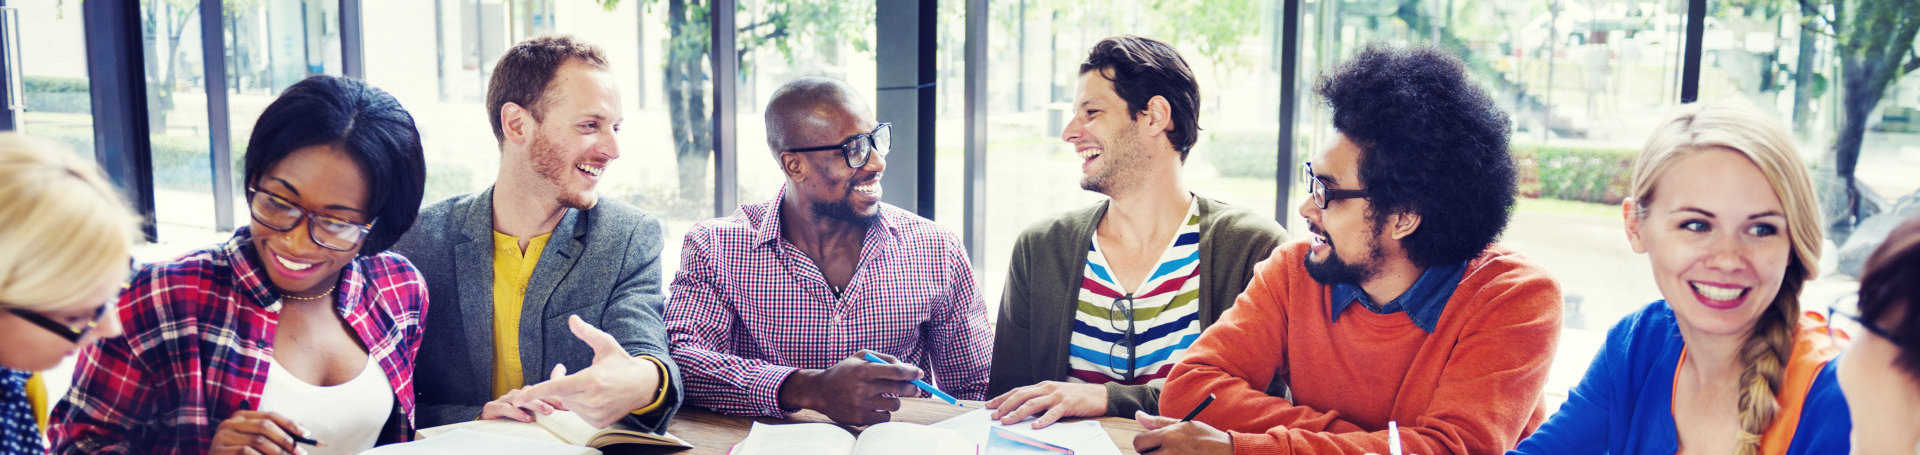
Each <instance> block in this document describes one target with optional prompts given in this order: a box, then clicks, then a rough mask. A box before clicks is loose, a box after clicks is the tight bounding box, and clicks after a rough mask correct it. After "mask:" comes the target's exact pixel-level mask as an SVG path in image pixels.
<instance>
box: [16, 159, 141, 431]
mask: <svg viewBox="0 0 1920 455" xmlns="http://www.w3.org/2000/svg"><path fill="white" fill-rule="evenodd" d="M135 226H136V225H135V222H134V218H133V216H132V215H131V214H129V213H128V212H127V208H126V204H125V203H124V202H122V200H121V198H120V194H119V193H117V192H115V191H114V189H113V185H110V184H108V183H107V181H106V179H105V178H103V177H101V176H100V171H99V170H98V169H96V168H94V166H93V164H92V163H88V162H86V161H83V160H81V159H79V158H78V157H76V156H74V155H73V153H72V152H69V151H67V150H64V149H62V148H61V147H59V146H55V145H53V144H52V143H50V142H46V141H44V140H39V139H32V138H28V137H25V136H20V135H17V134H12V133H6V134H0V310H5V311H0V346H5V349H0V453H45V452H46V450H47V449H46V444H45V443H44V442H43V440H42V438H41V437H40V422H38V421H37V417H38V416H41V415H44V410H45V409H46V397H44V396H40V395H41V394H40V393H36V392H40V391H43V390H45V389H42V388H40V387H37V384H36V387H29V385H28V382H29V380H28V378H29V377H31V376H32V375H33V372H35V371H40V370H46V369H49V368H53V367H54V366H55V365H58V364H59V363H60V359H62V358H64V357H66V356H69V355H73V353H74V351H76V350H79V349H80V347H81V346H85V345H87V344H91V343H93V341H94V340H97V339H100V338H111V337H114V336H118V335H119V334H120V324H119V322H118V319H117V318H114V317H112V315H110V314H109V313H112V309H111V308H109V307H110V305H108V304H107V302H108V301H109V300H112V299H113V297H114V296H115V295H116V294H117V293H118V292H119V291H120V285H121V284H122V283H124V282H126V279H127V272H128V270H127V264H128V258H129V257H130V256H129V253H128V251H129V249H130V248H131V247H132V242H133V239H134V236H135V235H136V233H135V231H136V228H135ZM30 391H31V392H30Z"/></svg>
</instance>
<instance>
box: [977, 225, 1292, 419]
mask: <svg viewBox="0 0 1920 455" xmlns="http://www.w3.org/2000/svg"><path fill="white" fill-rule="evenodd" d="M1194 199H1196V200H1198V201H1199V205H1200V207H1199V214H1200V246H1199V248H1200V265H1199V272H1200V279H1201V283H1200V298H1199V302H1198V303H1199V305H1200V325H1201V327H1203V328H1204V327H1206V326H1209V325H1212V324H1213V321H1215V320H1217V319H1219V318H1220V313H1223V312H1225V311H1227V308H1228V307H1231V306H1233V300H1234V299H1235V298H1237V297H1239V295H1240V292H1241V291H1244V290H1246V288H1247V283H1248V282H1249V281H1251V280H1252V279H1253V265H1254V264H1255V263H1258V262H1260V261H1261V260H1264V259H1266V258H1267V257H1268V256H1270V255H1272V254H1273V249H1274V248H1275V247H1277V246H1279V245H1280V244H1281V243H1285V241H1286V237H1287V234H1286V231H1285V230H1284V229H1281V228H1280V225H1279V224H1278V223H1275V222H1274V221H1273V220H1271V219H1267V218H1265V217H1261V216H1258V215H1255V214H1253V212H1249V211H1246V210H1243V209H1239V208H1235V207H1233V206H1230V205H1227V204H1226V203H1224V202H1220V201H1217V200H1213V199H1208V198H1206V197H1204V196H1194ZM1107 203H1108V201H1101V202H1100V203H1098V204H1094V205H1093V206H1092V207H1088V208H1085V209H1080V210H1075V211H1072V212H1067V213H1064V214H1061V215H1060V216H1057V217H1054V218H1053V219H1049V220H1044V221H1041V222H1038V223H1034V224H1033V225H1032V226H1029V227H1027V230H1026V231H1024V232H1021V233H1020V238H1019V240H1017V241H1015V242H1014V244H1013V259H1012V263H1011V264H1010V265H1009V266H1008V269H1009V272H1008V274H1007V289H1006V292H1004V293H1002V294H1001V297H1000V317H999V322H998V324H997V325H995V327H994V340H993V341H994V343H993V373H992V376H991V378H990V379H989V380H988V389H989V391H988V393H987V395H988V396H999V395H1000V394H1003V393H1006V392H1007V391H1008V390H1012V389H1013V388H1016V387H1021V386H1026V385H1031V384H1037V383H1040V382H1041V381H1063V380H1066V378H1067V345H1068V340H1069V339H1070V338H1071V337H1072V336H1073V319H1074V312H1075V311H1076V306H1077V304H1078V302H1079V296H1080V280H1081V277H1083V276H1084V274H1085V273H1086V272H1085V268H1086V264H1087V250H1089V249H1090V248H1091V247H1092V242H1093V231H1094V228H1095V227H1096V226H1099V224H1100V219H1101V218H1103V217H1105V216H1106V214H1107ZM1159 409H1160V389H1157V388H1154V387H1152V386H1146V385H1138V386H1122V385H1114V384H1107V415H1109V416H1132V415H1133V411H1135V410H1144V411H1147V412H1148V413H1154V414H1157V413H1158V412H1159Z"/></svg>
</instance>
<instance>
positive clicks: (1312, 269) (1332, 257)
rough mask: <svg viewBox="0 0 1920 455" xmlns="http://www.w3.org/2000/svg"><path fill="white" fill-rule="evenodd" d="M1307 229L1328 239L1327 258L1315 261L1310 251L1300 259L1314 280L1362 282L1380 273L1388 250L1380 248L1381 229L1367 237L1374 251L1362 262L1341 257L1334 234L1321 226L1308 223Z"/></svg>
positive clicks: (1336, 282) (1328, 282)
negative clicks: (1349, 260) (1381, 263)
mask: <svg viewBox="0 0 1920 455" xmlns="http://www.w3.org/2000/svg"><path fill="white" fill-rule="evenodd" d="M1368 224H1372V223H1371V222H1369V223H1368ZM1307 230H1308V231H1310V232H1313V233H1314V234H1318V235H1320V236H1322V237H1326V239H1327V258H1326V259H1323V260H1320V261H1319V262H1315V261H1314V260H1313V254H1312V253H1311V252H1309V253H1308V254H1307V255H1306V257H1303V258H1301V260H1300V262H1301V263H1303V264H1305V265H1306V267H1307V277H1309V278H1313V281H1315V282H1318V283H1320V284H1324V285H1329V286H1331V285H1335V284H1340V283H1349V284H1360V283H1364V282H1366V281H1367V280H1369V279H1372V278H1373V276H1374V275H1378V274H1379V273H1380V261H1381V259H1384V258H1385V257H1386V252H1385V251H1383V250H1381V249H1380V241H1379V237H1380V232H1379V231H1380V229H1378V228H1375V229H1373V231H1374V233H1373V234H1374V235H1373V236H1372V237H1368V238H1367V246H1368V249H1369V250H1371V251H1372V253H1369V254H1368V255H1367V259H1366V260H1365V261H1363V262H1360V263H1350V262H1347V261H1346V260H1345V259H1341V258H1340V248H1339V246H1337V245H1334V243H1333V236H1330V235H1327V234H1326V231H1323V230H1321V229H1320V226H1317V225H1314V224H1313V223H1308V224H1307Z"/></svg>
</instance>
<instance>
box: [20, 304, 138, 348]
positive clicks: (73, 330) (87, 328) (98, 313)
mask: <svg viewBox="0 0 1920 455" xmlns="http://www.w3.org/2000/svg"><path fill="white" fill-rule="evenodd" d="M109 306H112V305H100V308H97V309H94V310H93V318H92V319H88V320H87V322H86V323H84V324H80V325H66V324H62V323H60V322H58V321H54V320H53V318H49V317H47V316H46V315H43V314H40V313H36V312H33V311H28V310H21V309H14V308H9V309H7V312H8V313H13V315H14V316H19V317H20V319H25V320H27V322H31V323H33V325H37V326H40V328H42V329H47V331H48V332H53V334H54V335H59V336H60V338H65V339H66V340H67V342H68V343H79V342H80V339H81V338H85V337H86V336H87V334H88V333H92V332H93V328H94V327H95V326H98V325H100V318H101V317H102V316H106V314H107V307H109Z"/></svg>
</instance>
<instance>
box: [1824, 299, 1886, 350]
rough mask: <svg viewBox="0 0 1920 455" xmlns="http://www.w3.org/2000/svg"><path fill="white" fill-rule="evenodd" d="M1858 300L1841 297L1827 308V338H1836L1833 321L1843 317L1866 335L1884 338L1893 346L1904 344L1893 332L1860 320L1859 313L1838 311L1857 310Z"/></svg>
mask: <svg viewBox="0 0 1920 455" xmlns="http://www.w3.org/2000/svg"><path fill="white" fill-rule="evenodd" d="M1858 298H1859V297H1858V295H1856V294H1849V295H1847V296H1843V297H1841V298H1840V301H1837V302H1834V304H1833V305H1832V306H1829V307H1827V336H1828V337H1830V338H1837V337H1838V336H1837V335H1834V331H1833V320H1834V319H1838V318H1837V317H1836V316H1838V317H1844V318H1847V319H1852V320H1853V322H1854V323H1855V324H1858V325H1859V326H1860V328H1861V329H1863V330H1866V331H1867V333H1871V334H1873V335H1874V336H1877V337H1880V338H1885V339H1887V341H1890V342H1893V343H1894V344H1901V343H1904V342H1905V341H1904V340H1905V338H1904V337H1900V336H1895V335H1894V334H1893V332H1888V331H1887V329H1883V328H1880V326H1877V325H1874V324H1873V323H1872V322H1869V321H1867V320H1866V319H1862V318H1861V317H1860V313H1858V312H1856V311H1853V310H1841V309H1840V307H1842V306H1846V307H1851V308H1855V309H1857V308H1858V307H1859V306H1858V303H1857V302H1858ZM1842 302H1847V303H1849V304H1847V305H1842V304H1841V303H1842ZM1833 341H1835V342H1836V344H1837V342H1838V341H1839V340H1838V339H1835V340H1833Z"/></svg>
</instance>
